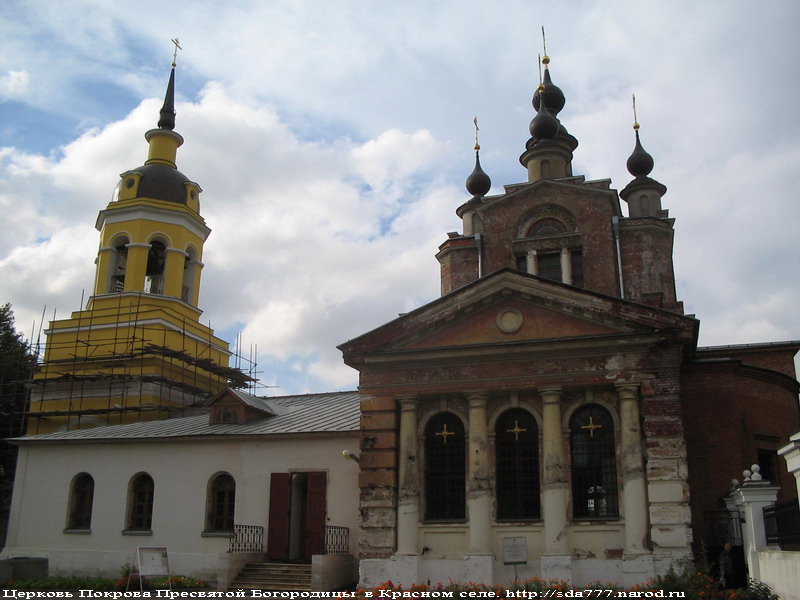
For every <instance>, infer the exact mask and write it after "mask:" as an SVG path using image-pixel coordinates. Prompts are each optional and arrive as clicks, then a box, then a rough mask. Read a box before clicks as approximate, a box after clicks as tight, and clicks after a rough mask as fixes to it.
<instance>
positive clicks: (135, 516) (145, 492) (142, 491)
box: [125, 473, 155, 531]
mask: <svg viewBox="0 0 800 600" xmlns="http://www.w3.org/2000/svg"><path fill="white" fill-rule="evenodd" d="M154 491H155V484H154V483H153V478H152V477H150V475H148V474H147V473H139V474H138V475H136V476H135V477H134V478H133V479H132V480H131V482H130V485H129V490H128V520H127V524H126V527H125V529H126V530H128V531H150V529H152V524H153V493H154Z"/></svg>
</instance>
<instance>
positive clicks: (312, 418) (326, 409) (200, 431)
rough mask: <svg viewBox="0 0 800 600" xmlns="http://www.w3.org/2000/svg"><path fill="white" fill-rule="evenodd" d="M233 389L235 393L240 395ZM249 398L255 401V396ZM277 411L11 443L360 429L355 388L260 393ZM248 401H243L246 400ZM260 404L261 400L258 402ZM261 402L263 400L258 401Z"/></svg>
mask: <svg viewBox="0 0 800 600" xmlns="http://www.w3.org/2000/svg"><path fill="white" fill-rule="evenodd" d="M240 394H241V392H238V393H237V395H240ZM248 396H249V398H248V400H249V401H250V402H254V400H253V399H254V398H257V397H255V396H251V395H249V394H248ZM260 400H262V401H266V403H268V404H269V405H272V407H273V408H274V409H275V410H276V412H277V413H278V414H276V415H274V416H265V417H264V418H263V419H256V420H252V421H250V422H249V423H243V424H235V423H225V424H217V425H209V423H208V414H207V413H206V414H202V415H195V416H191V417H177V418H173V419H164V420H161V421H140V422H138V423H129V424H127V425H111V426H107V427H95V428H93V429H78V430H74V431H59V432H55V433H44V434H41V435H34V436H26V437H21V438H14V439H13V440H12V441H14V442H16V443H21V444H26V443H36V442H60V441H66V440H69V441H86V442H90V441H91V442H97V441H126V440H141V441H144V440H157V439H187V438H189V439H195V438H214V437H235V436H267V435H281V434H303V433H334V432H356V431H358V428H359V416H360V415H359V396H358V392H330V393H325V394H302V395H298V396H273V397H269V398H262V399H260ZM250 402H248V404H249V403H250ZM259 404H260V403H259ZM262 406H263V404H262Z"/></svg>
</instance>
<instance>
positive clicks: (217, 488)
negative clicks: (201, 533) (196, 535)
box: [206, 473, 236, 532]
mask: <svg viewBox="0 0 800 600" xmlns="http://www.w3.org/2000/svg"><path fill="white" fill-rule="evenodd" d="M235 506H236V482H235V481H234V480H233V477H231V476H230V475H228V474H227V473H222V474H220V475H217V476H216V477H214V478H213V479H212V480H211V485H210V486H209V488H208V502H207V511H206V531H209V532H226V531H233V512H234V508H235Z"/></svg>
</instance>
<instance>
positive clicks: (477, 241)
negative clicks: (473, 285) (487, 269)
mask: <svg viewBox="0 0 800 600" xmlns="http://www.w3.org/2000/svg"><path fill="white" fill-rule="evenodd" d="M475 246H477V248H478V279H480V278H481V277H483V238H482V237H481V234H480V233H476V234H475Z"/></svg>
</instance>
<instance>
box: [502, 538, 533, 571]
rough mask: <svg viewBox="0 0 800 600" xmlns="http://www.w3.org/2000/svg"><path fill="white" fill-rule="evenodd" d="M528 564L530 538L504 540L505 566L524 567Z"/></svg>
mask: <svg viewBox="0 0 800 600" xmlns="http://www.w3.org/2000/svg"><path fill="white" fill-rule="evenodd" d="M527 562H528V538H526V537H522V536H520V537H506V538H503V564H504V565H524V564H527Z"/></svg>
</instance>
